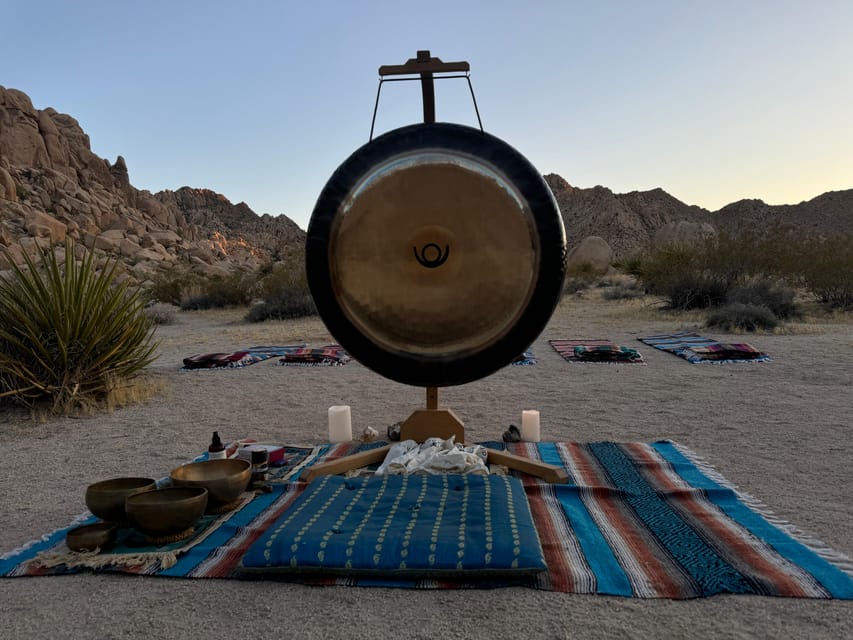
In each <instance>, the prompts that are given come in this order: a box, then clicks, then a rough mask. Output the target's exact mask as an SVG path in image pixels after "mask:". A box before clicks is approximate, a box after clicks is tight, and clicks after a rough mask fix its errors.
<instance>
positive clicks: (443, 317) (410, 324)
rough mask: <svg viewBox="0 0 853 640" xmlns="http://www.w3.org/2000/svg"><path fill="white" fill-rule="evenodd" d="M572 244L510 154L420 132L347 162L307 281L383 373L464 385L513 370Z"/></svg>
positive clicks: (546, 192) (329, 200)
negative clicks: (502, 369)
mask: <svg viewBox="0 0 853 640" xmlns="http://www.w3.org/2000/svg"><path fill="white" fill-rule="evenodd" d="M565 254H566V239H565V231H564V229H563V222H562V218H561V216H560V212H559V209H558V207H557V204H556V202H555V201H554V197H553V195H552V194H551V191H550V189H549V188H548V185H547V184H546V183H545V181H544V179H543V178H542V176H541V175H540V173H539V172H538V171H537V170H536V169H535V168H534V167H533V166H532V165H531V164H530V162H528V161H527V159H526V158H524V156H522V155H521V154H520V153H519V152H518V151H516V150H515V149H514V148H513V147H511V146H510V145H508V144H507V143H505V142H503V141H502V140H500V139H498V138H496V137H494V136H492V135H489V134H487V133H483V132H481V131H479V130H478V129H472V128H470V127H464V126H461V125H456V124H447V123H438V124H419V125H413V126H409V127H404V128H402V129H395V130H394V131H390V132H389V133H386V134H385V135H383V136H381V137H379V138H376V139H375V140H373V141H372V142H369V143H368V144H366V145H365V146H363V147H361V148H360V149H358V150H357V151H355V153H353V154H352V155H351V156H350V157H349V158H348V159H347V160H346V161H344V163H343V164H342V165H341V166H340V167H339V168H338V169H337V171H336V172H335V173H334V174H333V175H332V177H331V178H330V179H329V182H328V183H327V184H326V186H325V188H324V189H323V191H322V193H321V194H320V197H319V199H318V201H317V204H316V206H315V208H314V212H313V214H312V216H311V222H310V224H309V227H308V239H307V245H306V266H307V271H308V284H309V286H310V289H311V293H312V295H313V297H314V301H315V303H316V304H317V309H318V310H319V313H320V315H321V317H322V318H323V320H324V321H325V323H326V326H327V327H328V329H329V330H330V331H331V332H332V334H333V335H334V336H335V338H336V339H337V340H338V342H340V344H341V345H343V346H344V347H345V348H346V349H347V351H349V353H350V354H352V356H353V357H354V358H355V359H357V360H358V361H359V362H361V363H362V364H364V365H365V366H368V367H370V368H371V369H373V370H374V371H376V372H377V373H380V374H381V375H383V376H385V377H388V378H391V379H392V380H396V381H398V382H402V383H405V384H412V385H418V386H447V385H454V384H463V383H465V382H470V381H472V380H476V379H478V378H482V377H484V376H486V375H488V374H490V373H492V372H494V371H495V370H497V369H499V368H500V367H503V366H505V365H507V364H509V363H510V362H511V361H512V360H513V359H514V358H515V357H517V356H518V355H519V354H520V353H522V352H523V351H524V350H525V349H526V348H527V347H529V346H530V344H531V342H532V341H533V340H534V339H535V338H536V337H537V336H538V335H539V333H541V331H542V329H543V328H544V327H545V325H546V324H547V322H548V319H549V318H550V317H551V313H552V312H553V310H554V307H555V306H556V304H557V302H558V301H559V298H560V295H561V291H562V285H563V276H564V271H565Z"/></svg>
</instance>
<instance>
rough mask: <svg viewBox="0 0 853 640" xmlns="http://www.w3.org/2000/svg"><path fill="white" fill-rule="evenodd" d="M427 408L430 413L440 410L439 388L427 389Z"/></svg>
mask: <svg viewBox="0 0 853 640" xmlns="http://www.w3.org/2000/svg"><path fill="white" fill-rule="evenodd" d="M426 408H427V409H429V410H430V411H435V410H436V409H438V387H427V388H426Z"/></svg>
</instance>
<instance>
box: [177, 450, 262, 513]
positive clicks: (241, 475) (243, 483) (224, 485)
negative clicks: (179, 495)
mask: <svg viewBox="0 0 853 640" xmlns="http://www.w3.org/2000/svg"><path fill="white" fill-rule="evenodd" d="M170 477H171V479H172V483H173V484H174V485H175V486H178V487H204V488H205V489H207V491H208V494H209V495H208V507H211V508H215V507H221V506H222V505H226V504H228V503H229V502H233V501H234V500H236V499H237V498H239V497H240V494H241V493H243V492H244V491H246V489H247V488H248V486H249V480H251V478H252V465H251V463H250V462H249V461H248V460H240V459H238V458H224V459H221V460H203V461H201V462H190V463H189V464H185V465H182V466H180V467H178V468H177V469H173V470H172V473H171V474H170Z"/></svg>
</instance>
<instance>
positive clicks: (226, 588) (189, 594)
mask: <svg viewBox="0 0 853 640" xmlns="http://www.w3.org/2000/svg"><path fill="white" fill-rule="evenodd" d="M647 302H648V301H643V300H635V301H621V302H604V301H602V300H601V299H600V296H599V293H598V292H597V291H595V290H592V291H590V292H587V293H586V294H585V298H584V299H578V298H576V297H571V298H566V299H565V300H564V301H563V302H562V303H561V305H560V307H559V308H558V310H557V312H556V313H555V314H554V316H553V318H552V320H551V322H550V324H549V325H548V327H547V328H546V330H545V331H544V332H543V334H542V335H541V336H540V337H539V339H538V340H537V341H536V342H535V344H534V345H533V348H534V351H535V355H536V356H537V357H538V359H539V364H538V365H536V366H533V367H506V368H504V369H502V370H501V371H499V372H497V373H496V374H494V375H492V376H490V377H488V378H486V379H484V380H481V381H478V382H476V383H472V384H469V385H464V386H461V387H453V388H449V389H445V390H442V392H441V396H440V400H441V404H442V405H445V406H449V407H452V408H453V409H454V411H455V412H456V413H457V414H458V415H459V416H460V417H461V418H462V419H463V421H464V422H465V424H466V435H467V437H468V439H469V440H487V439H498V438H500V434H501V432H502V431H503V430H504V429H505V428H506V427H507V426H508V425H509V424H510V423H511V422H516V423H517V422H518V421H519V420H520V415H521V411H522V409H526V408H537V409H539V410H540V412H541V415H542V434H543V439H547V440H576V441H590V440H616V441H652V440H656V439H660V438H669V439H672V440H675V441H677V442H680V443H682V444H684V445H686V446H688V447H690V448H691V449H693V450H694V451H696V452H698V453H699V454H700V455H702V456H703V457H705V458H706V460H708V461H709V462H710V463H711V464H712V465H713V466H715V468H716V469H717V470H718V471H720V472H721V473H722V474H723V475H724V476H726V477H727V478H728V479H729V480H730V481H731V482H733V483H735V484H736V485H737V486H738V487H739V488H741V489H742V490H743V491H745V492H748V493H750V494H752V495H754V496H756V497H758V498H759V499H761V500H762V501H763V502H764V503H765V504H766V505H768V507H769V508H770V509H771V510H772V511H774V512H775V513H776V514H778V515H779V516H782V517H784V518H786V519H788V520H790V521H792V522H793V523H795V524H796V525H798V526H799V527H800V528H801V529H803V530H804V531H806V532H807V533H809V534H811V535H812V536H814V537H816V538H818V539H820V540H822V541H823V542H825V543H827V544H828V545H829V546H830V547H832V548H834V549H836V550H838V551H841V552H844V553H846V554H847V555H848V556H853V453H851V449H850V430H851V426H853V425H851V423H853V420H852V419H851V418H853V321H851V320H853V319H851V318H850V316H849V315H848V316H846V317H845V316H834V317H832V318H824V319H822V320H810V321H808V322H803V323H800V324H795V325H792V326H791V327H790V328H789V329H787V330H786V331H784V332H782V333H780V334H771V335H756V336H750V337H749V338H748V340H749V341H750V342H752V343H753V344H755V345H756V346H758V347H759V348H761V349H763V350H765V351H766V352H768V353H769V354H770V355H771V356H772V358H773V360H772V362H771V363H769V364H753V365H726V366H698V365H690V364H688V363H687V362H685V361H683V360H680V359H678V358H676V357H674V356H671V355H669V354H666V353H663V352H658V351H655V350H653V349H651V348H648V347H645V346H644V345H642V344H640V343H639V342H637V341H636V338H637V336H641V335H645V334H649V333H656V332H663V331H670V330H675V329H679V328H687V327H689V328H694V327H696V326H697V325H696V324H695V322H697V321H699V317H698V316H696V317H693V316H682V317H677V316H672V315H666V314H663V313H661V312H659V311H657V310H655V309H654V308H651V307H648V306H646V304H647ZM240 317H241V312H238V311H221V312H204V313H192V314H178V316H177V319H176V323H175V324H172V325H169V326H162V327H160V328H158V330H157V337H158V339H159V340H160V341H161V344H160V348H159V351H160V357H159V359H158V360H157V361H156V363H155V364H154V365H153V366H152V368H151V375H152V376H153V378H154V379H155V380H157V381H158V382H159V383H160V384H162V385H163V390H162V392H161V393H159V394H158V395H156V396H155V397H153V398H151V399H149V400H147V401H145V402H143V403H141V404H136V405H133V406H130V407H126V408H122V409H118V410H116V411H114V412H112V413H104V414H100V415H96V416H92V417H86V418H65V419H59V420H51V421H41V422H37V421H33V420H32V419H31V418H29V417H28V416H27V415H23V414H20V413H16V412H10V411H6V412H4V413H0V425H2V426H0V448H2V452H3V460H4V465H3V466H4V468H3V471H2V474H0V488H2V491H0V514H2V516H3V520H2V525H0V553H2V552H4V551H8V550H10V549H13V548H15V547H16V546H18V545H21V544H23V543H25V542H26V541H28V540H30V539H32V538H35V537H37V536H38V535H40V534H42V533H45V532H47V531H49V530H51V529H54V528H57V527H59V526H62V525H65V524H67V523H68V522H69V521H70V520H71V519H72V518H73V517H74V516H75V515H77V514H78V513H80V512H81V511H83V510H84V509H85V505H84V503H83V494H84V490H85V487H86V485H87V484H89V483H91V482H94V481H96V480H99V479H103V478H108V477H113V476H117V475H144V476H151V477H161V476H163V475H166V474H167V473H168V471H169V470H170V469H171V468H173V467H174V466H176V465H178V464H179V463H181V462H184V461H185V460H187V459H189V458H191V457H193V456H195V455H196V454H198V453H199V452H200V451H201V450H203V449H204V448H205V447H206V445H207V444H208V442H209V439H210V434H211V432H212V431H213V430H218V431H219V432H220V433H221V434H222V436H223V437H224V438H226V439H236V438H240V437H255V438H258V439H260V440H263V441H278V442H287V443H293V444H309V443H315V442H318V441H321V440H323V439H324V438H325V437H326V434H327V421H326V410H327V408H328V407H329V406H330V405H335V404H348V405H350V406H351V407H352V413H353V422H354V430H355V431H360V430H361V429H362V428H364V427H365V426H368V425H370V426H373V427H375V428H377V429H379V430H380V431H384V429H385V427H386V426H387V425H389V424H391V423H393V422H396V421H399V420H401V419H404V418H405V417H407V416H408V415H409V414H410V413H411V411H412V410H413V409H416V408H420V407H421V406H422V405H423V402H424V398H423V395H424V394H423V390H422V389H419V388H413V387H407V386H403V385H400V384H397V383H394V382H391V381H389V380H387V379H385V378H382V377H380V376H378V375H376V374H374V373H373V372H371V371H370V370H368V369H366V368H364V367H363V366H361V365H360V364H358V363H355V362H353V363H351V364H349V365H347V366H345V367H338V368H316V367H315V368H301V367H300V368H296V367H279V366H276V365H275V361H274V360H270V361H267V362H263V363H260V364H257V365H254V366H251V367H248V368H245V369H238V370H219V371H201V372H180V371H179V367H180V364H181V358H183V357H184V356H187V355H191V354H193V353H199V352H210V351H231V350H235V349H238V348H241V347H247V346H251V345H254V344H287V343H292V342H294V341H302V340H304V341H307V342H309V343H310V344H311V345H317V346H319V345H321V344H324V343H326V342H328V341H330V337H329V335H328V333H327V332H326V329H325V328H324V327H323V325H322V323H321V322H320V321H319V320H316V319H315V320H309V321H292V322H276V323H265V324H260V325H248V324H246V323H243V322H242V321H241V320H240ZM701 331H702V332H703V333H706V334H709V335H713V336H715V337H719V338H722V339H729V338H733V337H734V336H727V335H724V334H720V333H718V332H713V331H710V330H705V329H702V330H701ZM571 337H587V338H595V337H606V338H611V339H613V340H616V341H618V342H621V343H624V344H629V345H633V346H637V347H639V348H640V349H641V351H642V352H643V354H644V355H645V358H646V360H647V362H648V366H646V367H635V366H581V365H570V364H568V363H566V362H564V361H563V360H562V359H561V358H560V357H559V356H558V355H557V354H556V353H555V352H554V351H553V350H552V349H551V348H550V347H549V345H548V343H547V340H548V339H550V338H571ZM851 629H853V602H839V601H815V600H793V599H781V598H764V597H756V596H717V597H712V598H707V599H702V600H694V601H668V600H636V599H623V598H614V597H603V596H573V595H567V594H560V593H547V592H540V591H534V590H528V589H521V588H513V589H499V590H473V591H417V592H415V591H411V590H403V589H399V590H391V589H365V588H343V587H341V588H311V587H304V586H300V585H290V584H279V583H270V582H240V581H229V580H213V581H202V580H170V579H163V578H143V577H129V576H106V575H76V576H66V577H51V578H28V579H6V580H2V579H0V630H2V631H0V636H2V637H4V638H16V639H23V638H45V637H55V638H66V637H67V638H99V639H104V638H216V637H222V638H225V637H229V638H249V637H290V638H368V637H369V638H377V639H381V638H394V639H395V640H399V639H400V638H430V639H434V638H439V637H454V638H490V639H491V638H515V637H523V638H574V637H577V638H658V637H705V638H756V637H757V638H780V637H788V638H841V637H845V636H847V634H849V633H850V630H851Z"/></svg>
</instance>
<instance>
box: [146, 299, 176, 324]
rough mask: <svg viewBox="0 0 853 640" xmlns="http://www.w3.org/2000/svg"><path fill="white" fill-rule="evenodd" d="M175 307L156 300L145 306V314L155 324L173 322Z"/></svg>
mask: <svg viewBox="0 0 853 640" xmlns="http://www.w3.org/2000/svg"><path fill="white" fill-rule="evenodd" d="M175 309H176V307H175V306H173V305H171V304H163V303H162V302H157V303H155V304H152V305H150V306H148V307H145V316H146V317H147V318H148V319H149V320H150V321H151V323H152V324H156V325H168V324H175Z"/></svg>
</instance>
